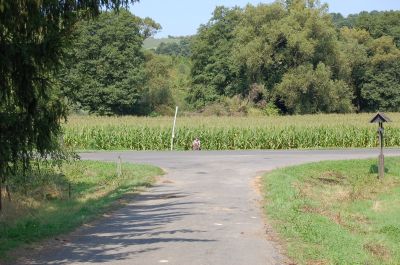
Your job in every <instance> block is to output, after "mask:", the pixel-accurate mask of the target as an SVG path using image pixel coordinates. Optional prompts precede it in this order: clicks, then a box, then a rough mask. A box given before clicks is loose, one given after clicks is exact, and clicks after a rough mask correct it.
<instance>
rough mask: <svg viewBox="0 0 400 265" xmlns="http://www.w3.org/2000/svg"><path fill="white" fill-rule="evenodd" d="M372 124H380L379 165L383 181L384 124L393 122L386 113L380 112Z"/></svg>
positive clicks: (379, 176) (380, 176)
mask: <svg viewBox="0 0 400 265" xmlns="http://www.w3.org/2000/svg"><path fill="white" fill-rule="evenodd" d="M370 122H371V123H379V127H378V137H379V146H380V153H379V160H378V161H379V163H378V172H379V175H378V178H380V179H382V178H383V177H384V175H385V157H384V155H383V146H384V139H383V131H384V130H383V123H384V122H391V120H390V119H389V117H387V116H386V115H385V114H384V113H381V112H378V113H377V114H376V115H375V116H374V117H373V118H372V119H371V121H370Z"/></svg>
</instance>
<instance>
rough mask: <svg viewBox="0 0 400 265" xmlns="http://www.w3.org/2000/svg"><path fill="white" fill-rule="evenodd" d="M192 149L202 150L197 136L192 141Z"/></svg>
mask: <svg viewBox="0 0 400 265" xmlns="http://www.w3.org/2000/svg"><path fill="white" fill-rule="evenodd" d="M192 150H201V143H200V139H199V137H196V139H194V141H193V143H192Z"/></svg>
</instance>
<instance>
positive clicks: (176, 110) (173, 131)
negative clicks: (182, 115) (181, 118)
mask: <svg viewBox="0 0 400 265" xmlns="http://www.w3.org/2000/svg"><path fill="white" fill-rule="evenodd" d="M177 114H178V106H176V109H175V117H174V126H173V127H172V137H171V151H172V150H173V149H174V138H175V124H176V115H177Z"/></svg>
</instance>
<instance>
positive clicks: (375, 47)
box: [361, 36, 400, 111]
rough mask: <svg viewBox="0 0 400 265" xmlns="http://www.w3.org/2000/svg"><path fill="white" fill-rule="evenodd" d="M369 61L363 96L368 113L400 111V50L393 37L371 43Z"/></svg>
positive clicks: (363, 85)
mask: <svg viewBox="0 0 400 265" xmlns="http://www.w3.org/2000/svg"><path fill="white" fill-rule="evenodd" d="M369 53H370V54H371V55H372V56H371V57H370V58H369V59H370V61H369V65H368V67H367V70H366V73H365V77H364V82H363V84H362V88H361V95H362V97H363V99H364V101H365V102H366V104H365V107H364V110H366V111H377V110H380V111H400V74H399V73H400V63H399V62H400V50H399V49H398V48H397V47H396V45H395V44H394V40H393V38H392V37H388V36H384V37H380V38H378V39H375V40H373V41H372V42H370V43H369Z"/></svg>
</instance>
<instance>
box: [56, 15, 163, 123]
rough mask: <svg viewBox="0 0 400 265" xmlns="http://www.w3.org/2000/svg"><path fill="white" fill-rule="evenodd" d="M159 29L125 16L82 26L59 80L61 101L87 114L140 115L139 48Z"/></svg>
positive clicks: (147, 21) (142, 77)
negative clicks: (66, 97) (61, 93)
mask: <svg viewBox="0 0 400 265" xmlns="http://www.w3.org/2000/svg"><path fill="white" fill-rule="evenodd" d="M159 28H160V26H159V25H158V24H157V23H155V22H154V21H153V20H151V19H149V18H146V19H141V18H139V17H136V16H134V15H132V14H131V13H130V12H128V11H125V10H121V11H120V12H118V13H117V12H105V13H102V14H100V16H99V17H98V19H97V20H92V21H82V22H80V23H79V24H78V25H77V38H76V41H75V43H74V45H73V48H72V49H71V50H69V51H68V54H69V56H68V59H67V63H66V65H65V67H64V71H63V72H64V73H63V75H62V77H61V80H62V82H61V83H62V88H63V91H64V92H65V95H67V96H68V97H69V98H70V99H71V100H72V101H74V102H77V103H79V104H80V106H82V107H83V108H84V109H86V110H88V111H89V112H91V113H97V114H100V115H112V114H117V115H122V114H134V113H138V102H139V101H141V98H142V97H143V96H144V95H145V94H146V91H145V86H144V85H143V84H144V83H145V81H146V72H145V65H144V63H145V58H144V55H143V52H142V48H141V47H142V44H143V40H144V39H145V38H147V37H149V35H150V34H152V33H154V32H155V31H156V30H157V29H159Z"/></svg>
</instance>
